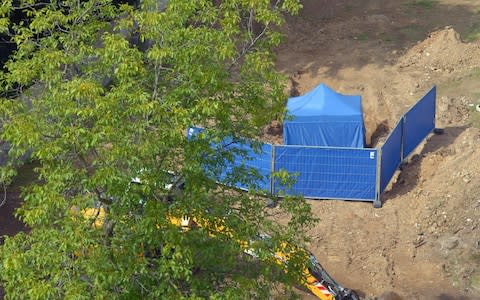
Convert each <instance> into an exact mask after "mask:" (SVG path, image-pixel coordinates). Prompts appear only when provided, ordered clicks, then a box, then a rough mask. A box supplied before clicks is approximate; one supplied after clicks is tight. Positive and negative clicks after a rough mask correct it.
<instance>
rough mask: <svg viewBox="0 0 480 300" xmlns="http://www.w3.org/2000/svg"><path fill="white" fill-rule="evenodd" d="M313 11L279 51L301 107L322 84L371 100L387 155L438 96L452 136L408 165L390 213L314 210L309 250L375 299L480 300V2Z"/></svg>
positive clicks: (367, 109)
mask: <svg viewBox="0 0 480 300" xmlns="http://www.w3.org/2000/svg"><path fill="white" fill-rule="evenodd" d="M303 2H304V10H303V11H302V12H301V13H300V15H299V16H297V17H291V18H289V19H288V22H287V24H286V25H285V26H284V32H285V34H286V36H287V37H286V43H285V44H284V45H283V46H282V47H281V48H280V49H278V68H279V69H280V70H281V71H282V72H284V73H285V74H286V75H287V76H289V78H290V86H289V90H290V94H291V95H292V96H295V95H298V94H303V93H305V92H307V91H308V90H310V89H311V88H313V87H315V86H316V85H318V84H319V83H321V82H324V83H326V84H328V85H329V86H331V87H332V88H334V89H336V90H338V91H340V92H342V93H345V94H360V95H362V97H363V108H364V114H365V122H366V127H367V136H368V140H367V142H368V143H372V144H377V143H378V142H379V140H380V142H381V140H382V138H383V137H385V136H386V134H388V130H389V128H392V127H393V126H394V125H395V123H396V122H397V121H398V118H399V116H400V115H402V114H403V113H404V112H405V111H406V110H407V109H408V107H410V106H411V105H412V104H413V103H415V101H417V100H418V99H419V98H420V97H421V96H422V95H423V94H424V93H425V92H427V91H428V90H429V88H430V87H431V86H433V85H437V87H438V96H437V114H438V117H437V127H443V128H445V134H443V135H438V136H432V137H431V138H430V139H429V140H428V141H427V142H426V143H424V145H422V146H421V147H419V149H418V151H417V153H416V154H415V155H413V156H412V157H411V158H410V159H409V162H408V164H407V165H406V166H405V167H404V168H403V171H402V172H401V173H400V174H398V177H397V178H396V180H395V181H394V183H393V184H391V185H390V187H389V188H388V191H387V192H386V193H385V194H384V196H383V202H384V205H383V208H381V209H374V208H373V207H372V205H371V204H370V203H354V202H343V201H311V205H312V208H313V211H314V213H315V215H317V216H318V217H319V218H320V222H319V223H318V225H317V226H315V228H312V229H311V230H310V232H309V234H310V236H311V237H312V241H311V245H310V249H311V250H312V252H313V253H314V254H315V255H316V256H317V257H318V259H319V260H320V262H321V263H322V264H323V265H324V266H325V267H326V269H327V270H328V272H329V273H331V275H333V277H334V278H335V279H336V280H338V281H339V282H340V283H342V284H343V285H345V286H347V287H350V288H352V289H355V290H357V291H359V293H360V294H361V295H362V296H363V297H365V298H366V299H374V298H378V299H387V298H388V296H387V294H388V292H390V297H391V296H392V295H396V296H398V299H480V196H479V195H480V177H479V176H478V174H480V163H479V162H478V161H479V159H480V149H479V148H480V147H479V145H480V130H479V129H478V128H477V127H476V126H478V123H472V120H474V119H475V118H478V116H475V115H474V114H480V113H476V112H474V111H473V109H472V106H473V104H476V103H480V85H479V84H478V83H479V82H480V43H479V42H471V43H467V42H465V41H464V40H465V39H466V37H468V35H469V33H470V32H471V31H472V29H474V28H476V27H475V26H478V24H479V23H480V13H479V12H480V11H479V9H480V1H466V0H464V1H460V0H458V1H454V0H444V1H443V0H442V1H435V2H434V1H399V0H396V1H392V0H378V1H375V0H369V1H346V0H336V1H333V0H304V1H303ZM430 2H434V3H433V6H432V7H428V6H425V5H428V3H430ZM472 118H473V119H472ZM474 125H475V126H474ZM278 131H279V130H278V124H273V126H272V128H269V129H267V130H266V132H269V133H275V132H278ZM280 131H281V130H280ZM372 136H373V137H372ZM268 139H269V140H270V141H273V142H279V141H281V137H280V136H279V135H277V136H273V137H272V136H271V134H270V136H269V137H268ZM382 295H383V296H382ZM305 297H306V298H309V296H305ZM391 299H397V298H391Z"/></svg>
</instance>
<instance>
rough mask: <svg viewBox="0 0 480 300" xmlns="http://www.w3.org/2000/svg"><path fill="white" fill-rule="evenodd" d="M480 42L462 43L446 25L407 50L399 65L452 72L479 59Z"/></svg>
mask: <svg viewBox="0 0 480 300" xmlns="http://www.w3.org/2000/svg"><path fill="white" fill-rule="evenodd" d="M479 51H480V43H475V44H474V43H464V42H462V40H461V38H460V34H459V33H458V32H456V31H455V30H454V29H453V28H450V27H447V28H445V29H442V30H438V31H435V32H433V33H431V34H430V35H429V36H428V38H427V39H425V40H424V41H422V42H420V43H418V44H417V45H415V46H414V47H413V48H411V49H410V50H408V52H407V53H406V55H404V56H403V57H402V58H401V59H400V61H399V67H401V68H405V67H409V66H420V67H422V68H425V69H426V70H427V71H436V72H446V73H452V72H455V71H456V70H460V71H463V70H464V69H465V68H467V69H468V68H469V67H470V66H472V65H478V62H479V61H480V58H479V56H478V55H477V54H478V52H479Z"/></svg>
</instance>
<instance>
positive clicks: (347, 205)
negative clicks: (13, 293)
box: [0, 0, 480, 300]
mask: <svg viewBox="0 0 480 300" xmlns="http://www.w3.org/2000/svg"><path fill="white" fill-rule="evenodd" d="M303 2H304V10H303V11H302V12H301V13H300V15H299V16H297V17H289V18H288V22H287V23H286V24H285V26H284V27H283V30H284V32H285V34H286V41H285V42H286V43H285V44H284V45H283V46H282V47H281V48H279V49H278V62H277V65H278V68H279V70H281V71H282V72H284V73H285V74H286V75H287V76H289V78H290V86H289V90H290V93H291V95H298V94H303V93H305V92H306V91H308V90H309V89H311V88H313V87H314V86H316V85H317V84H319V83H321V82H324V83H326V84H328V85H330V86H331V87H332V88H334V89H336V90H338V91H340V92H342V93H345V94H361V95H362V96H363V105H364V113H365V120H366V126H367V136H368V137H369V140H368V142H369V143H372V144H376V143H377V142H378V141H379V140H380V141H381V139H382V137H384V136H385V135H386V134H387V133H388V130H389V128H391V127H393V126H394V125H395V123H396V122H397V120H398V117H399V116H400V115H401V114H402V113H403V112H405V111H406V110H407V109H408V107H409V106H410V105H412V104H413V103H415V101H416V100H417V99H419V98H420V97H421V96H422V95H423V94H424V93H425V92H426V91H427V90H428V89H429V88H430V87H431V86H432V85H434V84H436V85H437V86H438V97H437V101H438V107H437V109H438V120H437V122H438V127H443V128H445V134H443V135H438V136H432V137H431V138H430V139H429V140H428V141H427V142H426V143H425V144H424V145H422V146H421V147H420V149H418V151H417V153H416V154H415V155H413V156H412V157H411V158H410V160H409V163H408V164H407V165H406V166H405V167H404V168H403V171H402V172H401V173H400V174H398V177H397V179H396V181H395V182H394V183H393V184H391V186H390V187H389V188H388V191H387V192H386V193H385V194H384V196H383V202H384V205H383V208H381V209H374V208H373V207H372V205H371V203H358V202H346V201H345V202H344V201H311V205H312V208H313V211H314V213H315V215H317V216H318V217H319V218H320V222H319V223H318V225H316V226H315V227H314V228H311V230H310V231H309V235H310V236H311V238H312V241H311V244H310V250H311V251H312V252H313V253H314V254H315V255H316V256H317V257H318V259H319V260H320V262H321V263H322V264H323V265H324V267H325V268H326V269H327V270H328V272H329V273H330V274H331V275H332V276H333V277H334V278H335V279H336V280H338V281H339V282H340V283H341V284H343V285H345V286H347V287H349V288H352V289H355V290H356V291H358V292H359V293H360V294H361V295H362V296H363V297H364V298H365V299H387V298H388V297H390V298H388V299H438V300H440V299H465V300H467V299H471V300H474V299H480V196H479V195H480V176H478V174H480V163H478V161H479V159H480V147H479V146H480V129H478V126H479V124H480V122H478V123H475V122H474V120H480V116H475V115H474V114H476V112H473V110H472V105H473V104H475V103H480V84H478V83H479V81H480V43H479V42H472V43H466V42H464V40H465V39H466V38H467V37H468V34H469V33H470V32H471V31H472V29H475V28H478V26H480V11H479V9H480V0H440V1H415V0H407V1H405V0H363V1H351V0H350V1H347V0H304V1H303ZM430 2H435V3H434V5H433V7H431V8H429V7H427V6H426V5H427V4H428V3H430ZM415 3H417V4H415ZM422 3H423V5H422ZM447 26H448V27H447ZM478 114H480V113H478ZM476 118H478V119H476ZM472 120H473V121H472ZM274 125H275V126H272V127H271V128H269V129H267V130H266V132H268V133H269V135H268V138H269V139H270V140H271V141H276V142H279V141H281V137H280V135H279V133H281V127H279V126H278V124H274ZM474 125H476V126H474ZM272 133H273V134H272ZM372 136H373V138H371V139H370V137H372ZM21 173H22V172H21ZM23 173H24V172H23ZM9 192H10V193H11V194H10V195H9V198H11V199H17V203H14V202H13V201H10V202H8V203H7V206H6V207H3V208H2V209H0V212H1V215H0V235H3V234H13V233H14V232H16V231H18V230H25V228H24V227H23V226H22V224H21V223H20V222H18V221H17V220H15V219H14V218H13V216H12V212H13V209H14V207H15V206H18V204H19V201H18V199H19V198H18V194H19V191H18V190H15V189H13V190H12V189H11V190H10V191H9ZM0 242H1V241H0ZM389 292H390V294H389V296H387V294H388V293H389ZM392 295H393V296H395V295H396V296H398V297H396V298H395V297H392ZM304 297H305V298H309V299H310V298H311V296H309V295H307V294H305V295H304ZM0 298H1V292H0ZM312 299H313V298H312Z"/></svg>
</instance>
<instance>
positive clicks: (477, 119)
mask: <svg viewBox="0 0 480 300" xmlns="http://www.w3.org/2000/svg"><path fill="white" fill-rule="evenodd" d="M476 105H480V103H479V102H477V103H474V106H473V107H472V108H471V109H470V115H469V118H468V123H469V125H470V126H472V127H476V128H480V112H478V111H477V110H476V109H475V106H476ZM478 258H480V256H479V257H478Z"/></svg>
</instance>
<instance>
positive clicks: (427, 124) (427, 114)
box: [403, 87, 436, 159]
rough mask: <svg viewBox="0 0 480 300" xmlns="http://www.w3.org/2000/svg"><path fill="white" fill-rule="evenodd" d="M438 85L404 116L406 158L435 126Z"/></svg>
mask: <svg viewBox="0 0 480 300" xmlns="http://www.w3.org/2000/svg"><path fill="white" fill-rule="evenodd" d="M435 99H436V87H433V88H432V89H431V90H430V91H429V92H428V93H427V94H426V95H425V96H423V98H422V99H420V100H419V101H418V102H417V103H416V104H415V105H414V106H413V107H412V108H411V109H410V110H409V111H408V112H407V113H406V114H405V116H404V117H403V118H404V128H403V131H404V132H403V134H404V141H403V142H404V145H403V158H404V159H405V158H406V157H407V156H408V155H410V153H412V151H413V150H415V148H416V147H417V146H418V145H419V144H420V143H421V142H422V141H423V139H425V138H426V137H427V136H428V134H429V133H430V132H432V130H433V129H434V128H435Z"/></svg>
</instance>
